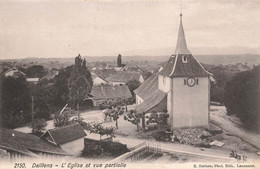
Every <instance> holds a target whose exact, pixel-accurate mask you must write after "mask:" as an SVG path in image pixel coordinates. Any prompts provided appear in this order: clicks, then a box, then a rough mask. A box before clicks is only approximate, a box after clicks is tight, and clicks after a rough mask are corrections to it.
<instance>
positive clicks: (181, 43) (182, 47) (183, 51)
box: [175, 13, 190, 54]
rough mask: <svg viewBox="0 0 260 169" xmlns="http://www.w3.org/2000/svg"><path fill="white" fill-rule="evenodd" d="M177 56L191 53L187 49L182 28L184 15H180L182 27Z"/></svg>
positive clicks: (181, 28) (176, 51) (180, 28)
mask: <svg viewBox="0 0 260 169" xmlns="http://www.w3.org/2000/svg"><path fill="white" fill-rule="evenodd" d="M175 54H190V51H189V50H188V48H187V44H186V39H185V34H184V30H183V26H182V13H181V14H180V27H179V34H178V40H177V45H176V49H175Z"/></svg>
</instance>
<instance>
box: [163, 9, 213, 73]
mask: <svg viewBox="0 0 260 169" xmlns="http://www.w3.org/2000/svg"><path fill="white" fill-rule="evenodd" d="M159 74H160V75H163V76H169V77H183V76H184V77H190V76H197V77H207V76H209V75H211V73H209V72H207V71H206V70H205V69H204V68H203V67H202V65H201V64H200V63H199V62H198V61H197V60H196V58H195V57H194V56H192V54H191V53H190V51H189V50H188V48H187V44H186V39H185V34H184V29H183V26H182V14H181V15H180V27H179V34H178V40H177V45H176V50H175V53H174V55H172V56H171V57H170V59H169V60H168V62H167V63H166V64H165V66H164V67H163V70H162V71H160V72H159Z"/></svg>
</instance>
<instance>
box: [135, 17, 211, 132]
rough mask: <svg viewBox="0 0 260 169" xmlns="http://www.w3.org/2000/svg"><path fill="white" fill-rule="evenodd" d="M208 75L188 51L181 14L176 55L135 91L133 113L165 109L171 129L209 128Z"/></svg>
mask: <svg viewBox="0 0 260 169" xmlns="http://www.w3.org/2000/svg"><path fill="white" fill-rule="evenodd" d="M211 75H212V74H211V73H209V72H208V71H206V70H205V69H204V68H203V66H202V65H201V64H200V63H199V62H198V60H196V58H195V57H194V56H193V55H192V54H191V53H190V51H189V50H188V48H187V44H186V39H185V35H184V29H183V25H182V14H180V26H179V34H178V39H177V45H176V49H175V52H174V54H173V55H172V56H171V57H170V58H169V60H168V62H167V63H166V64H165V65H164V66H163V68H162V69H161V70H160V71H159V72H158V74H154V75H152V76H151V77H150V78H148V79H147V80H146V81H145V82H144V83H143V84H142V85H141V86H140V87H139V88H138V89H136V90H135V94H136V101H137V103H138V105H137V106H136V110H137V112H139V113H143V112H144V113H146V112H149V111H157V112H158V111H159V112H160V111H161V112H164V111H165V110H166V112H167V113H168V114H169V118H168V121H167V123H168V125H169V126H170V128H171V129H174V128H186V127H200V126H208V124H209V105H210V76H211Z"/></svg>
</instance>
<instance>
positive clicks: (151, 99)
mask: <svg viewBox="0 0 260 169" xmlns="http://www.w3.org/2000/svg"><path fill="white" fill-rule="evenodd" d="M165 97H167V94H166V93H164V92H162V91H160V90H159V89H158V88H157V89H155V90H153V92H152V93H149V95H148V97H146V98H145V100H144V102H142V103H141V104H138V105H137V106H136V107H135V109H136V111H137V112H138V113H142V112H147V111H149V110H151V109H152V108H154V107H155V106H157V105H158V104H159V103H161V102H162V101H163V99H164V98H165ZM165 109H167V108H166V107H163V108H161V110H160V111H164V110H165Z"/></svg>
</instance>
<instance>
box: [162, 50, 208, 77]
mask: <svg viewBox="0 0 260 169" xmlns="http://www.w3.org/2000/svg"><path fill="white" fill-rule="evenodd" d="M183 57H186V58H187V63H184V62H183V61H182V60H183ZM171 58H172V60H173V58H174V62H172V61H171ZM171 58H170V59H169V61H168V62H167V63H166V65H165V66H164V68H163V70H162V71H161V72H159V74H160V75H163V76H169V77H180V76H181V77H191V76H195V77H207V76H210V75H211V74H210V73H209V72H207V71H206V70H205V69H204V68H203V67H202V66H201V64H200V63H199V62H198V61H197V60H196V59H195V58H194V57H193V56H192V55H191V54H178V55H175V56H174V57H171ZM175 62H176V63H175Z"/></svg>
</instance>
